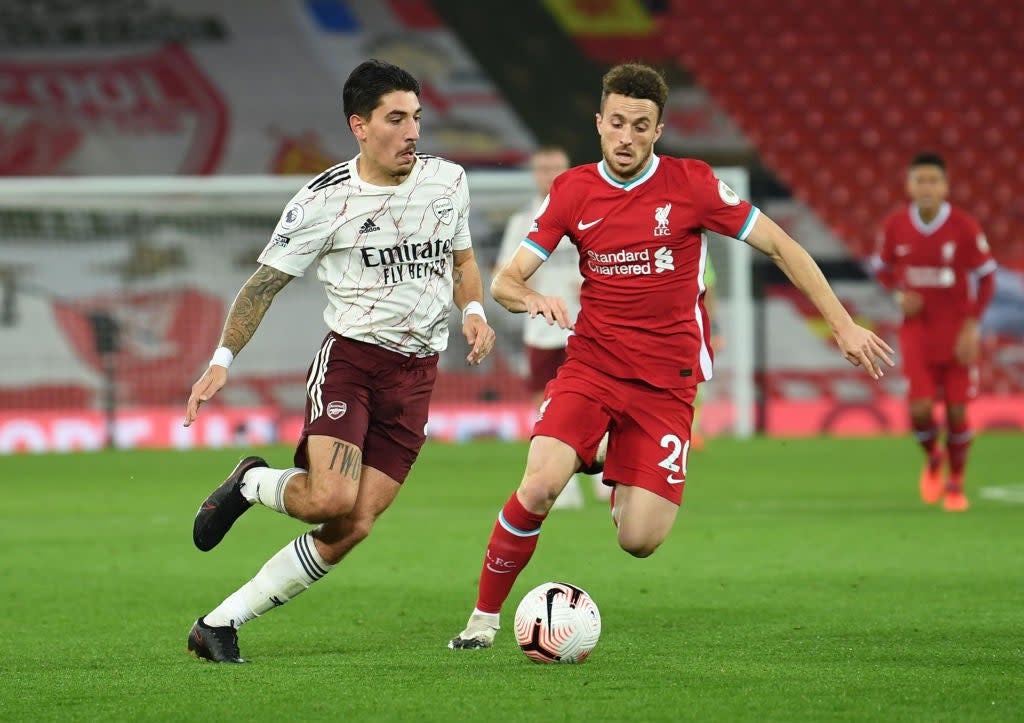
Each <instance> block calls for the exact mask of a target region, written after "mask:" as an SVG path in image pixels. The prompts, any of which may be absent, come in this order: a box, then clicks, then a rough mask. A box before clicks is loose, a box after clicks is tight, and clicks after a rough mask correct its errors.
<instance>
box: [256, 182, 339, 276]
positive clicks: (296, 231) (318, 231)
mask: <svg viewBox="0 0 1024 723" xmlns="http://www.w3.org/2000/svg"><path fill="white" fill-rule="evenodd" d="M317 199H318V196H317V195H316V194H315V193H313V192H310V191H309V190H308V189H305V188H303V189H302V190H301V191H299V192H298V193H297V194H296V195H295V197H294V198H292V200H291V203H289V204H288V205H287V206H286V207H285V209H284V213H282V214H281V219H280V220H279V221H278V222H277V227H276V228H275V229H274V233H273V235H272V236H271V237H270V243H268V244H267V246H266V248H264V249H263V253H261V254H260V256H259V259H258V260H259V262H260V263H261V264H265V265H266V266H271V267H273V268H275V269H277V270H278V271H283V272H285V273H286V274H290V275H291V276H302V275H303V274H304V273H305V271H306V269H308V268H309V267H310V265H311V264H312V263H313V262H315V261H316V260H317V259H318V258H319V257H320V254H321V253H322V252H323V250H324V249H325V248H326V247H327V245H328V244H329V243H330V239H331V218H330V217H329V216H328V215H326V214H324V213H322V212H320V211H319V209H318V208H317V203H318V201H317Z"/></svg>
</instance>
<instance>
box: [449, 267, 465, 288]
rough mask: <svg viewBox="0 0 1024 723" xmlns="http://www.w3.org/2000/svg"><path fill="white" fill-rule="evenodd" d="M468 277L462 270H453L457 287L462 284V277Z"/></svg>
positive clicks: (453, 277) (453, 278)
mask: <svg viewBox="0 0 1024 723" xmlns="http://www.w3.org/2000/svg"><path fill="white" fill-rule="evenodd" d="M465 275H466V272H465V271H463V270H462V269H459V268H456V269H453V270H452V280H454V281H455V285H456V286H458V285H459V284H461V283H462V277H463V276H465Z"/></svg>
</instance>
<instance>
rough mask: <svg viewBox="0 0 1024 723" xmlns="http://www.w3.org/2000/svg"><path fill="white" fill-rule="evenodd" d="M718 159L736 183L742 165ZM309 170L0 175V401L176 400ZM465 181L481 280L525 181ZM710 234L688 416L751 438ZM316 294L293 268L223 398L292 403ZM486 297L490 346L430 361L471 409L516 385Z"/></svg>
mask: <svg viewBox="0 0 1024 723" xmlns="http://www.w3.org/2000/svg"><path fill="white" fill-rule="evenodd" d="M716 172H717V173H718V175H719V176H720V177H721V178H722V179H723V180H725V181H726V183H728V184H729V185H730V186H731V187H732V188H733V189H734V190H735V191H736V192H737V193H738V194H739V195H740V196H742V197H747V196H748V190H749V189H748V178H747V174H746V172H745V170H743V169H738V168H719V169H716ZM307 181H308V178H307V177H305V176H204V177H181V176H166V177H132V176H117V177H78V178H7V179H0V342H2V343H0V407H2V408H6V409H32V410H53V409H70V408H78V407H82V408H92V409H102V408H103V407H104V406H105V405H112V404H117V405H121V408H124V407H125V406H128V407H131V406H133V405H136V406H160V405H164V406H168V407H170V406H174V407H178V406H180V405H181V403H182V401H183V399H184V396H182V393H183V392H187V386H188V383H190V382H189V380H191V379H192V378H193V376H194V375H197V374H198V373H199V372H200V371H201V368H202V367H203V366H205V363H206V361H207V360H208V356H209V353H210V350H211V349H213V348H214V346H216V341H217V338H218V335H219V332H220V327H221V324H222V322H223V317H224V313H225V312H226V310H227V307H228V306H229V305H230V303H231V301H232V299H233V297H234V294H235V293H236V292H237V290H238V288H239V287H240V286H241V284H242V283H243V282H244V281H245V279H246V278H248V277H249V275H251V273H252V272H253V270H254V268H255V263H256V257H257V256H258V254H259V252H260V250H262V248H263V246H264V245H265V244H266V243H267V241H268V240H269V236H270V234H271V232H272V230H273V228H274V225H275V224H276V222H277V219H278V217H279V215H280V213H281V211H282V209H283V208H284V206H285V205H286V203H287V201H288V200H289V199H290V198H291V197H292V195H294V193H295V192H296V191H298V189H300V188H301V187H302V186H303V184H304V183H306V182H307ZM469 184H470V193H471V198H472V218H471V224H472V232H473V239H474V248H475V251H476V255H477V259H478V262H479V264H480V268H481V271H482V272H483V275H484V278H485V284H486V283H487V280H489V278H490V275H491V269H492V267H493V264H494V261H495V257H496V255H497V251H498V246H499V244H500V241H501V235H502V231H503V228H504V223H505V221H506V219H507V218H508V217H509V216H510V215H511V214H512V213H514V212H516V211H519V210H521V208H522V207H523V205H524V204H525V203H527V202H528V201H529V199H530V197H531V195H532V194H533V184H532V180H531V177H530V174H529V173H528V172H526V171H499V170H490V171H483V170H479V171H470V172H469ZM709 236H710V237H712V238H710V242H709V246H710V253H711V255H712V259H713V261H714V263H715V266H716V269H717V272H718V287H717V288H718V294H719V311H718V316H719V319H718V325H719V326H720V328H721V329H722V331H723V335H724V337H725V339H726V344H725V347H724V349H722V350H721V352H720V353H718V354H717V355H716V366H715V378H714V379H713V380H712V382H710V384H709V385H708V389H707V391H706V393H705V395H704V396H705V399H706V401H705V402H704V407H703V409H702V411H701V415H702V417H703V419H704V424H705V431H706V433H709V434H717V433H727V434H733V435H735V436H739V437H749V436H750V435H751V434H752V433H753V432H754V409H755V404H754V302H753V298H752V289H751V274H750V266H751V258H750V256H751V254H750V248H749V247H748V246H747V245H746V244H744V243H740V242H737V241H735V240H731V239H728V240H723V239H716V238H713V236H714V234H709ZM309 277H312V274H311V275H309ZM323 305H324V300H323V292H322V289H321V288H320V285H319V284H318V283H316V281H315V279H313V278H308V277H303V278H302V279H298V280H296V281H295V282H293V283H292V284H291V285H290V286H289V290H288V293H286V294H282V295H281V296H280V298H278V299H276V300H275V302H274V307H273V309H272V310H271V312H270V313H269V314H268V315H267V318H266V319H265V320H264V323H263V325H262V326H263V327H270V328H269V329H268V328H261V333H259V334H257V335H256V336H255V337H254V338H253V340H252V341H251V342H250V343H249V345H248V346H247V347H246V351H245V353H244V354H242V355H240V357H239V359H238V361H237V362H236V364H235V365H233V366H232V379H233V384H231V385H229V386H228V387H226V388H225V390H224V392H223V393H222V398H223V401H224V402H226V403H227V404H228V405H236V406H239V407H241V406H246V405H248V406H253V405H264V406H266V405H270V406H274V405H288V404H291V405H296V404H299V403H301V399H302V391H301V390H302V380H303V379H304V376H305V372H306V366H307V365H308V363H309V358H308V356H309V353H310V350H311V349H313V348H315V345H316V344H317V343H318V341H319V339H320V338H321V337H322V335H323V333H324V329H323V321H322V319H321V316H320V314H319V311H320V310H321V309H322V307H323ZM487 307H488V319H489V320H491V323H492V325H494V326H495V328H496V331H497V332H498V333H499V342H498V350H500V354H501V357H500V358H499V359H497V360H495V361H494V362H493V363H492V364H489V365H487V364H485V365H483V366H482V367H479V368H472V369H467V368H466V367H465V364H464V363H460V362H461V361H462V356H464V355H463V354H461V352H460V349H461V347H459V345H458V340H457V339H456V338H455V335H453V337H452V345H451V346H452V349H451V350H450V351H449V352H447V353H446V354H445V355H444V356H443V357H442V362H441V371H442V376H443V377H445V375H447V376H446V377H445V378H446V379H447V380H448V381H447V382H446V383H445V385H444V389H443V390H439V392H441V393H443V394H449V395H454V397H453V398H464V399H465V401H467V402H471V403H472V404H474V405H477V406H478V407H480V408H482V409H483V408H486V405H487V403H489V402H491V401H494V400H498V401H500V400H501V399H503V398H506V397H505V395H509V394H511V392H510V389H511V386H510V385H516V387H517V391H518V388H519V387H521V384H520V383H519V381H518V377H517V375H516V373H517V372H520V371H522V369H523V367H524V364H523V361H522V349H521V347H522V341H521V334H520V328H521V327H520V326H519V324H520V323H521V320H520V318H519V317H518V316H516V315H511V314H507V313H504V311H503V310H501V309H500V307H498V306H497V305H496V304H495V303H493V302H491V301H489V300H488V301H487ZM453 318H454V316H453ZM456 328H457V325H456ZM452 380H455V381H454V382H453V381H452ZM460 395H461V396H460ZM186 396H187V393H186ZM436 398H438V394H435V399H436ZM432 424H433V422H432ZM224 434H225V435H229V434H230V429H228V430H227V431H225V432H224Z"/></svg>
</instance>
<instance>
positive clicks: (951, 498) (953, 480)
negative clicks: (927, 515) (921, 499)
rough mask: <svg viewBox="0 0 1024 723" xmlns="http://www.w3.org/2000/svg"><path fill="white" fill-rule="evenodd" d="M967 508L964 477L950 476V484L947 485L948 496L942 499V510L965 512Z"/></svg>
mask: <svg viewBox="0 0 1024 723" xmlns="http://www.w3.org/2000/svg"><path fill="white" fill-rule="evenodd" d="M967 507H968V504H967V495H965V494H964V478H963V475H959V476H950V478H949V484H947V485H946V494H945V496H944V497H943V498H942V509H944V510H945V511H946V512H964V511H966V510H967Z"/></svg>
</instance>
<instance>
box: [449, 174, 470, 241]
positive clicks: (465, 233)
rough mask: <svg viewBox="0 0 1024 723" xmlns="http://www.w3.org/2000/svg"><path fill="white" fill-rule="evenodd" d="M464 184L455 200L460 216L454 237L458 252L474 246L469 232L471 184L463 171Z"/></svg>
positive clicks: (456, 194)
mask: <svg viewBox="0 0 1024 723" xmlns="http://www.w3.org/2000/svg"><path fill="white" fill-rule="evenodd" d="M461 180H462V183H460V184H459V188H458V190H457V191H456V192H455V200H456V203H457V204H458V209H459V216H458V220H457V221H456V226H455V235H454V236H453V237H452V248H453V249H454V250H456V251H465V250H466V249H468V248H471V247H472V246H473V238H472V236H471V235H470V232H469V211H470V201H469V183H468V181H467V180H466V172H465V171H462V179H461Z"/></svg>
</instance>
